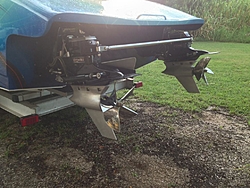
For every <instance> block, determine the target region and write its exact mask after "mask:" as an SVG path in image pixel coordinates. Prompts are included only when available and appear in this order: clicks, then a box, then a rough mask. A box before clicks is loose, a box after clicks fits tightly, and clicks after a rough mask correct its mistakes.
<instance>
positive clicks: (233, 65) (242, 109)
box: [135, 42, 250, 125]
mask: <svg viewBox="0 0 250 188" xmlns="http://www.w3.org/2000/svg"><path fill="white" fill-rule="evenodd" d="M193 47H194V48H196V49H206V50H209V51H220V53H219V54H216V55H211V58H212V60H211V61H210V64H209V66H208V67H209V68H210V69H212V70H213V71H214V73H215V74H214V75H207V78H208V82H209V83H210V84H209V85H208V86H207V85H206V84H205V83H204V82H203V81H200V82H197V84H198V87H199V89H200V92H201V93H200V94H190V93H187V92H186V90H185V89H184V88H183V87H182V86H181V85H180V84H179V82H178V81H177V80H176V79H175V78H174V77H172V76H167V75H164V74H162V73H161V72H162V71H163V70H164V69H165V66H164V64H163V63H162V62H161V61H156V62H155V63H151V64H149V65H146V66H144V67H142V68H140V69H138V71H137V72H138V73H141V74H142V76H140V77H138V78H137V79H138V80H142V81H143V82H144V87H143V88H141V89H137V90H136V91H135V94H136V95H137V96H138V97H139V98H141V99H143V100H145V101H152V102H156V103H160V104H162V105H170V106H172V107H175V108H181V109H184V110H187V111H201V110H202V109H206V108H207V107H209V106H217V107H223V108H226V109H227V110H228V111H229V112H230V113H231V114H235V115H240V116H244V117H246V118H247V119H248V123H249V125H250V96H249V94H250V77H249V72H250V66H249V65H250V62H249V51H250V46H249V45H248V44H242V43H218V42H195V43H194V44H193Z"/></svg>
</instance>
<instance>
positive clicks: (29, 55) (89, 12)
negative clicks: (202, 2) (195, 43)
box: [0, 0, 204, 90]
mask: <svg viewBox="0 0 250 188" xmlns="http://www.w3.org/2000/svg"><path fill="white" fill-rule="evenodd" d="M54 23H61V24H82V25H83V26H84V27H85V28H86V29H87V30H91V29H90V26H91V27H93V28H94V29H95V34H96V36H97V37H98V39H99V40H100V41H101V42H102V43H105V44H107V45H110V44H120V43H125V42H128V43H131V42H141V41H146V40H147V39H150V40H155V39H156V40H158V39H160V38H161V35H160V34H161V33H162V30H163V29H164V27H166V26H167V27H173V28H175V27H176V28H181V29H183V30H194V29H198V28H199V27H201V25H202V24H203V23H204V21H203V20H202V19H200V18H196V17H194V16H191V15H188V14H186V13H183V12H181V11H178V10H175V9H172V8H170V7H166V6H163V5H160V4H156V3H152V2H149V1H143V0H136V1H132V0H109V1H98V0H65V1H58V0H0V88H3V89H7V90H15V89H25V88H44V87H61V86H62V84H59V83H57V82H54V81H53V80H54V79H52V78H51V76H50V75H46V74H45V75H43V76H40V77H39V74H40V73H39V70H42V69H43V67H44V66H45V63H49V62H46V61H45V60H44V62H42V61H41V59H46V58H47V59H48V57H47V56H48V55H47V54H49V53H48V51H46V48H51V47H50V46H52V45H53V43H52V41H53V40H55V39H54V38H52V34H53V33H52V31H51V30H52V26H53V24H54ZM154 27H157V28H158V29H155V31H154ZM107 28H108V29H107ZM149 31H150V33H149ZM144 32H145V33H144ZM159 33H160V34H159ZM149 35H150V36H149ZM45 36H46V37H47V38H46V37H45ZM25 37H27V38H25ZM43 37H44V38H43ZM51 40H52V41H51ZM137 40H138V41H137ZM46 41H47V42H46ZM51 51H52V48H51ZM38 58H39V59H38ZM148 59H150V60H147V61H152V58H151V57H149V58H148ZM105 60H106V61H107V60H109V59H108V58H107V59H105ZM48 61H49V60H48Z"/></svg>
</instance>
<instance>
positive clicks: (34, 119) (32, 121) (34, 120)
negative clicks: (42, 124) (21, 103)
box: [20, 114, 39, 127]
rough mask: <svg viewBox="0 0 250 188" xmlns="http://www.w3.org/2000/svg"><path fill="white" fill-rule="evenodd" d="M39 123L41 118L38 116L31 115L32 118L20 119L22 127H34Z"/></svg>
mask: <svg viewBox="0 0 250 188" xmlns="http://www.w3.org/2000/svg"><path fill="white" fill-rule="evenodd" d="M38 122H39V116H38V115H36V114H35V115H31V116H26V117H22V118H21V119H20V123H21V126H22V127H25V126H28V125H32V124H35V123H38Z"/></svg>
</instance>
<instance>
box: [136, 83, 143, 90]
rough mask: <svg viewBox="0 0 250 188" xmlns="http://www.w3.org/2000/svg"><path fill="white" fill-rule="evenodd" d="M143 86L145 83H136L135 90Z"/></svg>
mask: <svg viewBox="0 0 250 188" xmlns="http://www.w3.org/2000/svg"><path fill="white" fill-rule="evenodd" d="M142 86H143V83H142V82H141V81H140V82H135V88H139V87H142Z"/></svg>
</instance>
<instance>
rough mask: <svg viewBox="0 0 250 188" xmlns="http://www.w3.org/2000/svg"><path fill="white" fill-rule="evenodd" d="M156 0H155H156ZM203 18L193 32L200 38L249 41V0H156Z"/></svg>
mask: <svg viewBox="0 0 250 188" xmlns="http://www.w3.org/2000/svg"><path fill="white" fill-rule="evenodd" d="M156 1H157V0H156ZM158 2H161V3H163V4H166V5H167V6H170V7H173V8H176V9H179V10H182V11H184V12H187V13H189V14H192V15H194V16H197V17H200V18H203V19H204V20H205V24H204V26H203V27H202V28H201V29H200V30H198V31H196V32H194V35H195V36H196V37H198V38H199V39H201V40H209V41H223V42H224V41H226V42H245V43H249V42H250V1H249V0H210V1H207V0H166V1H163V0H158Z"/></svg>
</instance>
